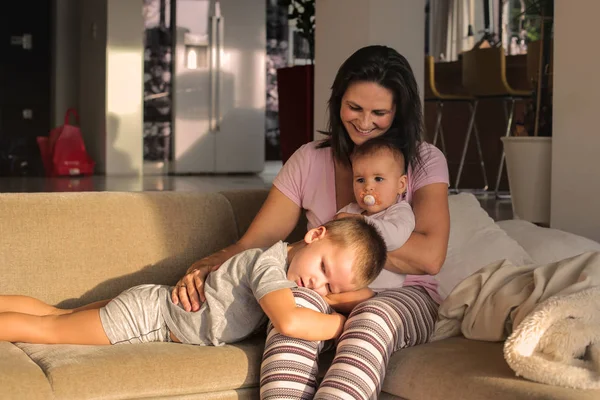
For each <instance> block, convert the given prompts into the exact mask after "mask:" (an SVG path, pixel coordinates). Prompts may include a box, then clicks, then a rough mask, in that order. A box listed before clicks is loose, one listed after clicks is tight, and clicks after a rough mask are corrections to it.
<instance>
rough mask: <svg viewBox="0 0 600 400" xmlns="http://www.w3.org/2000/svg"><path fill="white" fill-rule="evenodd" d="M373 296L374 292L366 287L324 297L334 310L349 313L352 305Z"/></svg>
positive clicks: (354, 305)
mask: <svg viewBox="0 0 600 400" xmlns="http://www.w3.org/2000/svg"><path fill="white" fill-rule="evenodd" d="M373 296H375V292H373V291H372V290H371V289H369V288H368V287H367V288H364V289H360V290H355V291H353V292H344V293H338V294H328V295H327V296H325V297H324V299H325V301H326V302H327V304H329V305H330V306H331V308H333V309H334V310H335V311H337V312H342V313H344V314H350V312H352V310H353V309H354V307H356V306H357V305H358V304H360V303H362V302H363V301H365V300H368V299H370V298H371V297H373Z"/></svg>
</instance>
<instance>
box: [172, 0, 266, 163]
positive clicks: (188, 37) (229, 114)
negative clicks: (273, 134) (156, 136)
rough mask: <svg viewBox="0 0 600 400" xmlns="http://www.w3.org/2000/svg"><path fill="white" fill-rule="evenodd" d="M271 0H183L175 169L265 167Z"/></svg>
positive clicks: (179, 1) (178, 8)
mask: <svg viewBox="0 0 600 400" xmlns="http://www.w3.org/2000/svg"><path fill="white" fill-rule="evenodd" d="M265 4H266V3H265V1H264V0H219V1H216V0H176V4H175V19H174V20H175V25H176V28H175V32H174V33H175V35H174V52H173V57H174V58H173V73H174V76H173V108H172V113H173V114H172V118H173V139H172V145H173V148H172V160H171V162H170V168H169V169H170V172H172V173H234V172H260V171H262V170H263V167H264V160H265V102H266V92H265V90H266V89H265V80H266V70H265V62H266V6H265Z"/></svg>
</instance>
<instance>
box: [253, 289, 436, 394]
mask: <svg viewBox="0 0 600 400" xmlns="http://www.w3.org/2000/svg"><path fill="white" fill-rule="evenodd" d="M293 290H294V297H295V298H296V304H297V306H299V307H306V308H311V309H314V310H317V311H320V312H323V313H331V312H332V310H331V308H330V307H329V305H328V304H327V303H326V302H325V301H324V300H323V298H321V296H319V295H318V294H317V293H315V292H313V291H311V290H308V289H303V288H298V289H293ZM437 309H438V305H437V303H436V302H435V301H433V300H432V299H431V297H430V296H429V294H427V292H426V291H425V290H424V289H423V288H421V287H417V286H406V287H403V288H399V289H396V290H388V291H385V292H381V293H378V294H377V295H376V296H375V297H373V298H371V299H369V300H367V301H365V302H363V303H361V304H359V305H358V306H357V307H356V308H355V309H354V310H352V313H351V314H350V315H349V317H348V320H347V322H346V326H345V329H344V332H343V333H342V335H341V336H340V338H339V340H338V344H337V349H336V354H335V358H334V359H333V363H332V364H331V367H330V368H329V370H328V371H327V373H326V375H325V377H324V378H323V381H322V382H321V383H320V384H319V382H318V381H317V372H318V365H317V362H318V356H319V353H320V352H321V351H323V349H324V348H325V347H326V343H325V342H311V341H307V340H299V339H293V338H289V337H286V336H283V335H281V334H280V333H278V332H277V330H275V329H273V327H272V325H271V324H269V327H268V329H267V342H266V346H265V350H264V354H263V361H262V365H261V380H260V397H261V399H263V400H275V399H287V400H292V399H306V400H309V399H327V400H329V399H336V400H337V399H344V400H346V399H356V400H359V399H360V400H362V399H376V398H377V396H378V394H379V392H380V391H381V385H382V383H383V379H384V377H385V371H386V367H387V364H388V361H389V359H390V356H391V355H392V353H393V352H395V351H397V350H400V349H403V348H405V347H410V346H414V345H417V344H422V343H426V342H427V341H428V340H429V337H430V335H431V333H432V332H433V327H434V323H435V318H436V316H437Z"/></svg>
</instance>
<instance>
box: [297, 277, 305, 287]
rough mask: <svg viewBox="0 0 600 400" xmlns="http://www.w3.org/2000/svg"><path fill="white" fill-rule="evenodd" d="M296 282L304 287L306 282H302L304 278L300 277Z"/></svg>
mask: <svg viewBox="0 0 600 400" xmlns="http://www.w3.org/2000/svg"><path fill="white" fill-rule="evenodd" d="M296 284H297V285H298V286H300V287H304V282H302V278H298V280H297V281H296Z"/></svg>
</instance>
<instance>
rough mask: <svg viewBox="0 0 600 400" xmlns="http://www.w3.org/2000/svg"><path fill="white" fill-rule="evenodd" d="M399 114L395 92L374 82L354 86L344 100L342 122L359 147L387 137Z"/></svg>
mask: <svg viewBox="0 0 600 400" xmlns="http://www.w3.org/2000/svg"><path fill="white" fill-rule="evenodd" d="M395 114H396V105H395V104H394V95H393V93H392V91H391V90H389V89H386V88H384V87H383V86H381V85H379V84H377V83H374V82H354V83H352V84H350V85H349V86H348V89H346V93H344V96H343V97H342V107H341V109H340V118H341V120H342V123H343V124H344V127H345V128H346V132H348V135H350V139H351V140H352V141H353V142H354V144H355V145H357V146H359V145H361V144H363V143H364V142H366V141H367V140H369V139H373V138H375V137H377V136H381V135H383V134H384V133H385V132H386V131H387V130H388V129H389V128H390V126H392V122H393V121H394V115H395Z"/></svg>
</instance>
